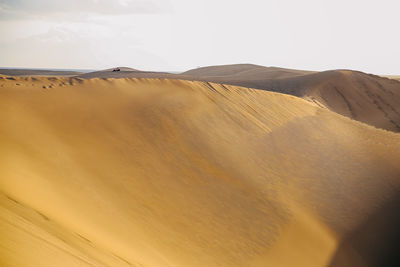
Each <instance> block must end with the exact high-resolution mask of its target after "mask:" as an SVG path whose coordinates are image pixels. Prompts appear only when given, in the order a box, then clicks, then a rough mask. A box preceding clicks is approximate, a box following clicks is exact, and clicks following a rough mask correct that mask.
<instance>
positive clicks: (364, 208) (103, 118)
mask: <svg viewBox="0 0 400 267" xmlns="http://www.w3.org/2000/svg"><path fill="white" fill-rule="evenodd" d="M0 122H1V123H0V147H1V149H0V174H1V176H0V265H1V266H43V267H46V266H146V267H147V266H278V267H280V266H282V267H284V266H288V267H289V266H299V267H301V266H304V267H309V266H331V267H339V266H345V267H346V266H349V267H350V266H360V267H362V266H391V265H393V266H395V264H396V263H399V261H398V258H396V257H398V256H397V252H398V249H399V242H400V241H399V240H400V234H399V230H398V225H399V223H400V215H399V214H398V210H399V208H400V201H399V199H400V164H399V162H400V134H399V133H394V132H390V131H386V130H381V129H377V128H374V127H373V126H369V125H367V124H363V123H361V122H358V121H355V120H352V119H350V118H347V117H344V116H342V115H339V114H336V113H334V112H332V111H330V110H328V109H326V108H321V107H319V106H318V105H317V103H312V102H308V101H306V100H304V99H301V98H298V97H296V96H292V95H284V94H280V93H274V92H268V91H264V90H255V89H248V88H244V87H238V86H231V85H221V84H216V83H209V82H201V81H183V80H172V79H150V78H142V79H136V78H121V79H99V78H94V79H87V80H83V79H79V78H68V77H50V78H47V77H6V76H2V77H1V80H0Z"/></svg>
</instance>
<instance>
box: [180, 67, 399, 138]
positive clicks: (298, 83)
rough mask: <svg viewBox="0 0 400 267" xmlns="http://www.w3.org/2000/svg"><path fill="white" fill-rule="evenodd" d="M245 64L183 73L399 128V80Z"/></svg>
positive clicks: (369, 75) (342, 72)
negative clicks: (289, 97)
mask: <svg viewBox="0 0 400 267" xmlns="http://www.w3.org/2000/svg"><path fill="white" fill-rule="evenodd" d="M246 66H248V65H227V66H213V67H206V68H200V69H195V70H192V71H188V72H186V73H184V74H187V75H193V77H195V79H197V80H205V81H210V82H217V83H225V84H232V85H239V86H245V87H250V88H258V89H264V90H269V91H275V92H280V93H285V94H291V95H295V96H299V97H303V98H305V99H307V100H310V101H315V102H316V103H318V104H319V105H321V106H325V107H327V108H328V109H330V110H332V111H334V112H337V113H339V114H342V115H344V116H347V117H350V118H352V119H355V120H358V121H361V122H364V123H367V124H369V125H373V126H375V127H378V128H382V129H386V130H390V131H395V132H400V82H398V81H395V80H392V79H387V78H383V77H379V76H376V75H371V74H366V73H362V72H358V71H350V70H333V71H325V72H315V73H312V72H305V71H296V70H286V69H280V68H267V67H261V66H257V67H254V68H250V69H249V70H247V69H246V68H245V67H246ZM250 66H252V65H250ZM243 68H244V70H243ZM236 69H238V70H240V71H234V70H236Z"/></svg>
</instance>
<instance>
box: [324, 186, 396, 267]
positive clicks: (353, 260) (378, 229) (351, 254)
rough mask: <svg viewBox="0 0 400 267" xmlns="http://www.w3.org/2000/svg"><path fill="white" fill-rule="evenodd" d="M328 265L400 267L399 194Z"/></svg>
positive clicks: (353, 234) (363, 225) (340, 266)
mask: <svg viewBox="0 0 400 267" xmlns="http://www.w3.org/2000/svg"><path fill="white" fill-rule="evenodd" d="M329 266H330V267H350V266H351V267H364V266H368V267H370V266H371V267H375V266H376V267H378V266H379V267H383V266H384V267H395V266H400V194H397V195H396V196H395V197H394V198H392V199H391V200H390V201H388V202H387V203H386V204H385V205H384V206H382V207H381V208H379V210H378V211H377V212H375V213H374V214H372V215H371V216H370V217H369V218H368V220H367V221H366V222H364V223H363V224H362V225H360V226H359V227H358V228H357V229H356V230H355V231H354V232H353V233H351V234H350V235H349V236H348V238H346V239H345V240H344V241H343V242H342V244H341V245H340V247H339V249H338V251H337V252H336V254H335V255H334V257H333V259H332V261H331V264H330V265H329Z"/></svg>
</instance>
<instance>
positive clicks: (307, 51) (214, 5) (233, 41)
mask: <svg viewBox="0 0 400 267" xmlns="http://www.w3.org/2000/svg"><path fill="white" fill-rule="evenodd" d="M399 12H400V1H399V0H379V1H377V0H375V1H372V0H329V1H327V0H302V1H297V0H237V1H236V0H198V1H193V0H113V1H106V0H68V1H61V0H0V67H31V68H34V67H36V68H84V69H102V68H109V67H113V66H129V67H133V68H138V69H144V70H171V71H180V70H186V69H190V68H195V67H198V66H206V65H220V64H232V63H254V64H260V65H264V66H278V67H287V68H296V69H309V70H327V69H338V68H346V69H356V70H361V71H365V72H370V73H376V74H400V51H399V49H400V29H399V28H400V15H399Z"/></svg>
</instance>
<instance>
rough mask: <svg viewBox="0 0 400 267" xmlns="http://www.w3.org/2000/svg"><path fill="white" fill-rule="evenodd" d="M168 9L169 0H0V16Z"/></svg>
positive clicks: (21, 16)
mask: <svg viewBox="0 0 400 267" xmlns="http://www.w3.org/2000/svg"><path fill="white" fill-rule="evenodd" d="M169 10H170V3H169V1H168V0H112V1H110V0H68V1H61V0H0V20H12V19H29V18H55V17H58V16H61V17H68V16H77V15H82V14H101V15H128V14H159V13H166V12H168V11H169Z"/></svg>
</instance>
